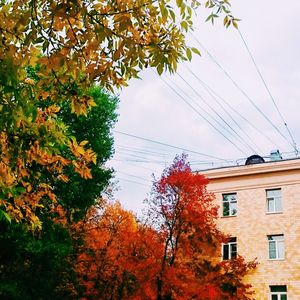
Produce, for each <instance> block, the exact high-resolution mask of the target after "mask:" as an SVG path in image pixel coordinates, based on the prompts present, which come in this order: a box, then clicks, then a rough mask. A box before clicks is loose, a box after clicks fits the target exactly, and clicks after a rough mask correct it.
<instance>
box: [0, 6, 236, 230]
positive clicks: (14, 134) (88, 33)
mask: <svg viewBox="0 0 300 300" xmlns="http://www.w3.org/2000/svg"><path fill="white" fill-rule="evenodd" d="M205 3H206V6H207V7H208V8H209V9H210V10H211V11H212V13H211V15H212V16H213V17H212V19H213V18H215V17H216V16H217V15H219V14H224V18H226V22H227V23H228V22H229V21H233V20H234V18H233V17H232V15H231V14H230V11H229V3H228V1H227V0H224V1H217V0H208V1H206V2H205ZM198 6H199V2H198V1H196V0H177V1H176V2H174V1H171V0H155V1H148V0H139V1H135V0H134V1H133V0H126V1H125V0H122V1H101V0H96V1H88V0H64V1H57V0H54V1H53V0H46V1H44V0H43V1H39V0H32V1H29V0H14V1H2V2H1V3H0V31H1V37H0V68H1V70H2V72H1V75H0V111H1V120H0V158H1V161H0V187H1V189H0V217H2V218H5V219H6V220H8V221H10V220H14V221H16V222H24V223H26V224H27V227H28V228H29V229H31V230H33V231H34V230H36V229H41V221H40V219H39V218H38V216H37V214H36V212H37V211H39V210H47V209H48V207H49V206H55V205H56V203H57V199H56V196H57V195H56V192H55V191H54V190H53V187H52V186H51V185H49V183H48V182H47V181H46V180H45V178H44V177H43V174H42V173H44V172H48V173H49V174H51V175H52V176H53V180H61V181H62V182H65V181H67V180H68V176H66V174H65V172H66V170H68V169H70V168H73V170H74V172H75V173H78V174H79V175H80V176H81V177H83V178H86V179H87V178H88V179H89V178H91V177H92V174H91V173H90V168H91V166H92V165H93V164H94V163H95V161H96V155H95V152H94V151H93V150H92V149H91V148H88V144H87V142H86V141H85V140H78V141H77V140H76V139H75V138H74V137H72V136H71V135H69V134H68V132H67V130H66V125H65V123H64V122H62V121H61V119H60V118H59V117H58V113H59V110H60V109H61V106H60V105H59V103H66V104H67V105H69V106H70V108H71V110H72V112H74V113H75V114H77V115H86V114H87V113H88V111H89V109H90V108H91V107H93V106H94V105H96V104H95V101H94V100H93V98H92V97H91V95H90V94H89V90H90V88H91V86H92V85H93V84H94V83H95V82H97V83H99V84H100V85H101V86H103V87H104V88H106V89H111V90H112V89H113V87H120V86H125V85H126V84H127V82H128V80H129V79H130V78H131V77H137V76H138V73H139V71H140V70H142V69H143V68H146V67H154V68H156V69H157V71H158V73H161V72H163V71H164V70H169V71H171V72H173V71H175V70H176V67H177V63H178V62H179V61H180V60H182V59H186V58H189V59H190V58H191V53H192V52H193V51H194V52H196V53H197V50H196V49H192V48H189V47H188V46H187V45H186V43H185V39H184V37H185V33H186V32H187V31H189V30H190V29H191V28H192V15H193V12H194V10H195V9H196V8H197V7H198ZM227 23H226V24H227ZM36 66H38V69H37V74H36V75H37V77H36V78H32V77H30V76H28V71H27V70H28V68H30V67H31V68H35V67H36ZM66 147H68V148H69V150H70V151H71V152H72V156H65V155H64V152H62V149H65V148H66ZM46 177H47V178H49V176H46Z"/></svg>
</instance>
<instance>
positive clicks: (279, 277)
mask: <svg viewBox="0 0 300 300" xmlns="http://www.w3.org/2000/svg"><path fill="white" fill-rule="evenodd" d="M201 173H203V174H204V175H205V176H206V177H208V178H209V180H210V183H209V185H208V190H209V191H211V192H213V193H215V195H216V201H217V202H218V205H219V207H220V209H219V214H220V218H219V220H218V222H219V227H220V228H221V229H222V230H223V231H224V232H226V233H228V234H230V236H231V237H232V238H231V239H230V241H229V242H228V244H226V245H223V246H222V259H231V258H234V257H235V256H236V254H237V253H238V254H240V255H242V256H244V257H245V259H246V260H253V259H255V258H256V259H257V261H258V263H259V264H258V266H257V268H256V270H254V271H253V272H252V273H251V274H249V275H247V277H246V278H245V282H247V283H250V284H251V285H252V287H253V289H254V291H255V296H254V298H255V299H258V300H286V299H289V300H299V299H300V159H291V160H279V161H274V162H265V163H258V164H250V165H244V166H235V167H226V168H219V169H211V170H206V171H201Z"/></svg>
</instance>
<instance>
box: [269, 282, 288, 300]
mask: <svg viewBox="0 0 300 300" xmlns="http://www.w3.org/2000/svg"><path fill="white" fill-rule="evenodd" d="M272 286H274V285H270V300H272V296H277V300H281V296H286V299H288V297H287V287H286V285H282V286H284V287H285V288H286V291H285V292H272V291H271V287H272Z"/></svg>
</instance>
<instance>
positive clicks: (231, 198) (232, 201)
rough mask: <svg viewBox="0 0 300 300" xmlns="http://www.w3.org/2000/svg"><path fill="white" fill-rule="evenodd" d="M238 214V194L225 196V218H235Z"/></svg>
mask: <svg viewBox="0 0 300 300" xmlns="http://www.w3.org/2000/svg"><path fill="white" fill-rule="evenodd" d="M236 214H237V201H236V194H235V193H234V194H223V216H235V215H236Z"/></svg>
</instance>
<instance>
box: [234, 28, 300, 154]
mask: <svg viewBox="0 0 300 300" xmlns="http://www.w3.org/2000/svg"><path fill="white" fill-rule="evenodd" d="M238 33H239V35H240V37H241V39H242V41H243V44H244V45H245V47H246V49H247V52H248V54H249V56H250V58H251V60H252V62H253V64H254V66H255V69H256V71H257V73H258V75H259V77H260V79H261V80H262V82H263V85H264V86H265V88H266V90H267V92H268V94H269V96H270V98H271V100H272V102H273V104H274V106H275V108H276V110H277V112H278V114H279V116H280V118H281V121H282V122H283V124H284V126H285V128H286V130H287V132H288V134H289V136H290V138H291V140H292V143H293V147H294V149H295V152H296V153H298V149H297V146H296V142H295V140H294V138H293V136H292V133H291V131H290V129H289V127H288V125H287V123H286V121H285V119H284V117H283V115H282V113H281V112H280V110H279V108H278V106H277V104H276V102H275V99H274V97H273V95H272V93H271V91H270V89H269V87H268V86H267V83H266V81H265V79H264V77H263V76H262V73H261V72H260V70H259V68H258V65H257V63H256V62H255V59H254V56H253V55H252V53H251V51H250V49H249V47H248V45H247V43H246V40H245V38H244V37H243V35H242V32H241V31H240V30H239V29H238Z"/></svg>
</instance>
